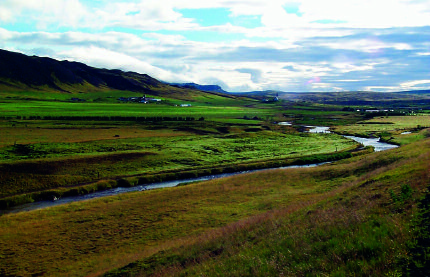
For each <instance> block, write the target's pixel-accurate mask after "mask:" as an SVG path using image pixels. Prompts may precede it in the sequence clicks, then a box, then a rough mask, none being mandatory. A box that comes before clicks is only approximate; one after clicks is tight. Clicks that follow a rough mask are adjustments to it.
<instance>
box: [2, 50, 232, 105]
mask: <svg viewBox="0 0 430 277" xmlns="http://www.w3.org/2000/svg"><path fill="white" fill-rule="evenodd" d="M0 91H4V92H5V91H8V92H10V91H13V92H19V91H40V92H60V93H91V92H99V91H132V92H137V93H139V94H142V93H145V94H150V95H157V96H162V97H169V98H177V99H185V100H187V99H192V98H193V97H195V96H202V95H205V94H207V93H210V94H216V95H219V96H225V97H229V98H232V97H233V96H231V95H227V94H223V93H221V92H215V91H211V92H203V91H202V90H199V87H190V86H185V87H182V86H172V85H169V84H166V83H163V82H160V81H158V80H156V79H154V78H152V77H150V76H149V75H146V74H139V73H136V72H125V71H122V70H118V69H116V70H109V69H100V68H95V67H91V66H88V65H86V64H83V63H79V62H70V61H58V60H55V59H52V58H47V57H37V56H27V55H24V54H20V53H15V52H10V51H6V50H1V49H0Z"/></svg>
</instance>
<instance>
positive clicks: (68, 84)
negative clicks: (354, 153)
mask: <svg viewBox="0 0 430 277" xmlns="http://www.w3.org/2000/svg"><path fill="white" fill-rule="evenodd" d="M32 90H35V91H47V92H63V93H88V92H94V91H132V92H136V93H142V94H150V95H157V96H164V97H170V98H177V99H183V100H191V99H192V98H193V97H194V96H196V94H199V95H200V94H202V93H211V94H217V95H221V96H225V97H235V96H247V97H251V98H255V99H259V100H264V99H267V98H270V97H272V98H273V97H275V96H279V98H280V99H288V100H292V101H309V102H317V103H326V104H331V103H338V104H344V105H353V104H359V105H365V104H369V103H375V102H385V101H398V100H401V101H405V100H408V101H411V100H412V101H413V102H415V101H420V100H425V102H426V103H427V101H429V99H430V90H420V91H403V92H390V93H382V92H360V91H357V92H324V93H322V92H307V93H302V92H283V91H272V90H267V91H252V92H243V93H229V92H226V91H224V90H223V89H222V88H221V87H220V86H218V85H199V84H195V83H183V84H181V83H165V82H161V81H158V80H156V79H154V78H152V77H150V76H148V75H146V74H139V73H136V72H125V71H122V70H118V69H116V70H109V69H100V68H95V67H91V66H88V65H86V64H83V63H79V62H70V61H58V60H55V59H52V58H46V57H37V56H27V55H24V54H20V53H15V52H10V51H6V50H1V49H0V91H5V92H6V91H32Z"/></svg>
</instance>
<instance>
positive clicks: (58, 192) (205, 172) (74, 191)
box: [0, 148, 369, 214]
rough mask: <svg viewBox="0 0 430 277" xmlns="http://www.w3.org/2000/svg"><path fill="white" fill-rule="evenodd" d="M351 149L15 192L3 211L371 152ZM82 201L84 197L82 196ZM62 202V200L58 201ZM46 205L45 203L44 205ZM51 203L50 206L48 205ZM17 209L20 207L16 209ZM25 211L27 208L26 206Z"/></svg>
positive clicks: (2, 205) (0, 201)
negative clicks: (128, 189) (177, 181)
mask: <svg viewBox="0 0 430 277" xmlns="http://www.w3.org/2000/svg"><path fill="white" fill-rule="evenodd" d="M354 150H357V148H355V149H351V150H348V151H343V152H337V153H328V154H319V155H311V156H304V157H301V158H299V159H278V160H270V161H263V162H254V163H247V164H244V163H242V164H236V165H231V166H224V167H214V168H204V169H196V170H188V171H182V172H165V173H160V174H154V175H142V176H139V175H137V176H128V177H127V176H123V177H121V178H117V179H111V180H100V181H97V182H94V183H90V184H85V185H80V186H74V187H64V188H56V189H51V190H46V191H42V192H34V193H28V194H22V195H16V196H11V197H7V198H4V199H0V208H1V209H2V210H1V211H0V214H1V213H8V212H10V211H11V210H10V208H12V207H17V206H22V205H25V204H27V203H33V202H42V201H45V202H46V201H48V203H52V202H56V201H57V200H58V199H61V198H65V197H75V196H83V195H91V194H93V193H96V192H102V191H107V190H112V189H115V188H130V187H134V188H137V189H136V190H139V189H145V187H148V185H150V184H154V183H161V182H168V181H174V180H179V183H180V182H187V181H189V180H190V179H192V178H199V177H204V176H213V175H222V174H226V173H235V172H236V173H237V172H247V171H251V170H261V169H274V168H281V167H286V166H297V165H309V164H317V163H324V162H331V161H336V160H341V159H345V158H349V157H352V156H353V155H359V154H365V153H368V152H369V149H364V150H359V151H354ZM82 200H85V198H84V199H82ZM58 203H62V202H58ZM41 206H43V205H41ZM45 206H50V205H45ZM14 210H15V211H16V210H18V211H19V209H14ZM24 210H25V208H24Z"/></svg>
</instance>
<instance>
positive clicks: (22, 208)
mask: <svg viewBox="0 0 430 277" xmlns="http://www.w3.org/2000/svg"><path fill="white" fill-rule="evenodd" d="M306 127H307V128H310V129H309V132H311V133H330V131H329V127H317V126H306ZM344 137H346V138H349V139H352V140H355V141H357V142H359V143H361V144H363V145H364V146H373V147H374V149H375V151H384V150H388V149H392V148H395V147H398V146H397V145H393V144H388V143H384V142H380V141H379V138H376V139H368V138H360V137H355V136H344ZM321 164H324V163H320V164H308V165H293V166H286V167H279V168H280V169H285V168H302V167H314V166H318V165H321ZM270 169H274V168H266V169H258V170H249V171H240V172H235V173H224V174H217V175H210V176H204V177H199V178H193V179H184V180H176V181H167V182H160V183H153V184H148V185H144V186H135V187H129V188H123V187H118V188H114V189H110V190H105V191H98V192H94V193H91V194H86V195H79V196H70V197H64V198H61V199H58V200H56V201H38V202H33V203H28V204H24V205H19V206H15V207H12V208H9V209H7V210H0V215H1V214H8V213H18V212H26V211H32V210H37V209H43V208H47V207H52V206H57V205H61V204H66V203H71V202H77V201H84V200H88V199H93V198H99V197H105V196H112V195H117V194H120V193H125V192H133V191H142V190H149V189H157V188H168V187H175V186H177V185H179V184H185V183H192V182H200V181H207V180H212V179H218V178H224V177H229V176H234V175H239V174H245V173H251V172H257V171H263V170H270Z"/></svg>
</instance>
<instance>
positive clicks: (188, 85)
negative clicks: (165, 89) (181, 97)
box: [170, 83, 228, 93]
mask: <svg viewBox="0 0 430 277" xmlns="http://www.w3.org/2000/svg"><path fill="white" fill-rule="evenodd" d="M170 85H172V86H175V87H180V88H191V89H198V90H201V91H212V92H220V93H228V92H227V91H225V90H223V89H222V88H221V87H220V86H218V85H199V84H195V83H184V84H179V83H171V84H170Z"/></svg>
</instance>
